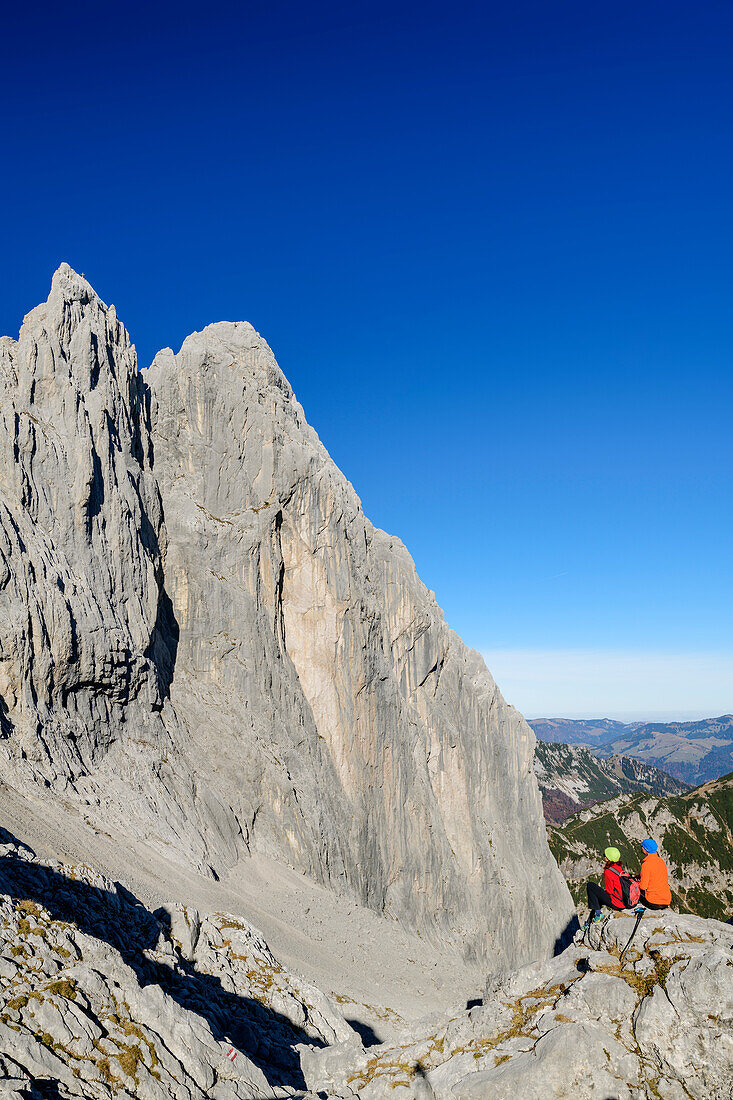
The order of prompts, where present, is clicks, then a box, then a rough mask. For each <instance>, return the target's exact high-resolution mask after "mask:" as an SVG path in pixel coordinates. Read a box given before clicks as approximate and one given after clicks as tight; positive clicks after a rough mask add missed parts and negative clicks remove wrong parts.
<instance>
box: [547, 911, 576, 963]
mask: <svg viewBox="0 0 733 1100" xmlns="http://www.w3.org/2000/svg"><path fill="white" fill-rule="evenodd" d="M579 930H580V921H579V920H578V915H577V913H573V915H572V917H571V918H570V920H569V921H568V923H567V924H566V925H565V927H564V928H563V930H562V932H561V933H560V935H559V936H558V937H557V939H556V940H555V946H554V948H553V950H552V954H553V956H555V955H562V953H563V951H564V950H565V948H566V947H569V946H570V944H571V943H572V942H573V936H574V935H575V933H576V932H578V931H579Z"/></svg>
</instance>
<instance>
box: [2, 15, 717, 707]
mask: <svg viewBox="0 0 733 1100" xmlns="http://www.w3.org/2000/svg"><path fill="white" fill-rule="evenodd" d="M731 34H733V8H732V7H731V5H730V4H728V3H705V2H703V3H701V4H698V5H696V6H692V5H689V4H684V5H683V4H678V3H674V2H668V3H664V4H662V3H639V2H636V3H633V4H632V3H619V4H616V5H613V6H608V5H603V6H602V5H588V4H587V3H583V4H581V3H576V2H567V3H556V4H547V3H525V2H521V0H520V2H518V3H515V4H512V5H506V4H501V5H499V4H492V3H488V4H487V3H483V4H469V3H461V2H458V3H452V4H450V5H448V4H444V3H443V4H440V3H434V2H431V0H427V2H423V3H419V4H418V3H391V4H386V3H384V4H383V3H371V4H361V3H353V4H350V5H343V4H338V5H337V4H323V3H321V4H319V3H314V4H311V5H303V4H295V3H289V2H288V3H286V2H282V0H268V2H267V3H264V2H263V3H256V4H252V3H241V2H240V3H238V4H213V5H208V6H207V5H200V4H198V5H195V6H194V5H190V6H189V5H187V4H185V3H179V4H176V5H168V4H155V5H151V6H148V7H142V6H137V5H135V4H125V5H122V4H115V3H112V4H105V5H101V6H100V5H98V4H87V3H84V2H80V3H77V4H74V5H70V6H62V5H54V6H50V5H49V6H48V7H46V6H45V5H43V4H41V5H26V6H25V7H24V8H20V7H19V8H17V9H16V10H15V11H13V12H11V13H10V14H9V15H6V16H5V23H4V51H3V67H4V77H3V91H2V97H3V107H2V113H1V118H2V123H1V125H2V136H3V149H4V152H5V157H4V166H3V170H2V172H1V173H0V199H1V200H2V217H1V219H0V224H1V226H2V255H3V261H4V262H3V264H2V271H1V272H0V331H2V332H8V333H11V334H15V333H17V330H18V327H19V324H20V321H21V318H22V316H23V314H24V313H25V312H26V311H27V310H28V309H30V308H31V307H32V306H33V305H34V304H35V303H36V302H37V301H39V300H41V299H43V298H45V296H46V294H47V291H48V284H49V281H50V276H51V273H52V271H53V270H54V268H55V267H56V266H57V265H58V263H59V262H61V261H62V260H66V261H67V262H69V263H70V264H72V266H74V267H75V268H77V269H78V270H80V271H83V272H84V273H85V274H86V275H87V277H88V278H89V279H90V280H91V281H92V283H93V284H94V285H95V287H96V288H97V290H98V291H99V293H100V294H101V295H102V297H103V298H104V299H105V300H107V301H114V302H115V304H116V305H117V307H118V310H119V312H120V316H121V317H122V319H123V321H124V322H125V323H126V325H127V327H128V328H129V330H130V332H131V334H132V338H133V340H134V341H135V342H136V344H137V347H138V352H139V355H140V361H141V364H143V365H145V364H147V363H148V362H149V361H150V359H151V358H152V356H153V354H154V353H155V351H156V350H157V349H158V348H159V347H162V346H166V345H170V346H172V347H174V348H175V349H177V348H178V347H179V346H180V343H181V342H182V340H183V338H184V336H185V335H186V334H187V333H188V332H190V331H191V330H193V329H196V328H201V327H203V326H204V325H205V324H207V323H208V322H210V321H214V320H219V319H222V318H228V319H236V318H244V319H247V320H249V321H251V322H252V323H253V324H254V325H255V327H256V328H257V329H258V330H259V331H260V332H262V334H263V335H264V336H265V337H266V338H267V339H268V341H269V342H270V344H271V345H272V347H273V348H274V350H275V352H276V354H277V356H278V359H279V361H280V364H281V366H282V367H283V370H284V371H285V373H286V374H287V376H288V377H289V379H290V380H291V382H292V383H293V385H294V387H295V390H296V393H297V394H298V397H299V399H300V400H301V402H302V403H303V405H304V407H305V409H306V413H307V415H308V417H309V419H310V421H311V423H312V424H313V425H314V426H315V427H316V429H317V430H318V432H319V434H320V435H321V437H322V439H323V441H324V443H325V444H326V445H327V446H328V448H329V450H330V451H331V453H332V455H333V457H334V458H335V460H336V461H337V462H338V464H339V465H340V466H341V467H342V469H343V470H344V471H345V472H346V474H347V475H348V476H349V478H350V479H351V480H352V482H353V483H354V485H355V487H356V489H357V491H358V492H359V494H360V496H361V497H362V499H363V501H364V505H365V509H366V511H367V513H368V514H369V515H370V517H371V518H372V519H373V520H374V522H375V523H376V524H378V525H379V526H382V527H384V528H386V529H388V530H390V531H392V532H395V533H396V534H399V535H400V537H401V538H402V539H403V540H404V541H405V542H406V544H407V545H408V547H409V548H410V550H411V551H412V553H413V556H414V558H415V561H416V563H417V566H418V570H419V572H420V574H421V576H422V577H423V579H424V580H425V582H426V583H427V584H428V586H429V587H431V588H433V589H434V590H435V591H436V594H437V596H438V599H439V601H440V603H441V604H442V606H443V607H444V608H445V611H446V615H447V618H448V620H449V622H450V623H451V624H452V625H453V626H455V627H456V629H457V630H458V631H459V632H460V633H461V634H462V635H463V637H464V638H465V640H466V641H467V642H469V643H470V644H471V645H473V646H475V647H477V648H479V649H481V650H482V651H484V652H486V653H487V654H489V656H490V660H491V664H492V666H493V667H494V669H495V670H496V675H497V679H498V680H499V683H500V685H502V686H504V689H505V694H506V695H507V696H508V698H510V700H511V701H512V702H515V703H516V704H517V705H519V706H520V707H522V708H523V709H526V710H527V712H528V713H533V714H539V713H542V712H544V713H552V714H561V713H568V714H578V713H582V714H598V713H601V712H603V713H606V712H611V710H613V712H614V713H623V714H630V715H632V716H637V715H639V716H645V715H646V714H652V713H653V714H658V713H662V712H665V713H666V712H673V713H675V714H677V713H679V714H680V715H681V714H682V713H684V714H692V713H695V714H704V713H714V712H715V713H720V712H722V711H724V710H733V641H732V639H731V627H730V618H731V603H732V601H731V596H732V595H733V592H732V589H733V580H732V571H731V534H732V533H733V520H732V519H731V514H732V513H731V507H730V505H731V481H732V476H731V475H732V469H731V447H730V419H731V408H732V404H731V398H732V397H733V393H732V390H733V372H732V371H731V362H732V360H733V355H732V353H733V311H731V291H732V290H733V287H732V285H731V284H732V283H733V268H732V267H731V255H732V254H733V249H732V247H731V246H732V245H733V204H731V202H730V187H731V169H732V168H733V148H732V143H733V137H732V135H733V128H732V127H731V108H732V106H733V67H732V66H731V65H730V42H731ZM568 654H573V655H575V656H574V657H573V658H572V659H571V658H570V657H568ZM627 659H631V660H633V665H634V668H635V669H637V674H636V675H635V676H631V675H628V676H619V675H618V674H617V672H618V668H619V667H620V666H619V665H618V662H619V660H620V661H621V662H622V666H621V667H624V666H623V661H624V660H627ZM660 662H661V663H660ZM571 667H572V668H574V669H576V671H575V672H574V673H572V674H571V673H570V671H569V670H570V668H571ZM660 668H663V669H666V670H667V672H666V673H664V674H660V673H659V669H660ZM682 669H688V680H689V682H688V684H687V685H684V684H683V685H682V686H681V681H682V680H684V677H683V676H681V670H682ZM553 670H554V671H553ZM557 670H560V671H562V670H565V672H566V673H567V675H566V676H565V677H564V678H563V676H559V675H558V674H557ZM584 670H585V671H584ZM614 670H616V672H614ZM671 670H674V671H671ZM660 676H661V678H660ZM543 684H544V685H545V686H544V687H543V686H542V685H543ZM670 700H671V702H670ZM726 700H727V702H726Z"/></svg>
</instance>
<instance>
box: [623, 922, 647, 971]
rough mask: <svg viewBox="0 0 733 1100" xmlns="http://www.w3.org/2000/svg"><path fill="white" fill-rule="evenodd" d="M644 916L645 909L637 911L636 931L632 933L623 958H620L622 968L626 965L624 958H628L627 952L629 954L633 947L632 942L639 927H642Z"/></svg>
mask: <svg viewBox="0 0 733 1100" xmlns="http://www.w3.org/2000/svg"><path fill="white" fill-rule="evenodd" d="M643 916H644V910H643V909H637V911H636V924H635V925H634V930H633V932H632V933H631V935H630V936H629V942H628V943H627V944H626V947H625V948H624V949H623V951H622V952H621V956H620V958H619V965H620V966H623V964H624V958H625V956H626V952H627V951H628V950H629V948H630V947H631V941H632V940H633V938H634V936H635V935H636V929H637V928H638V927H639V925H640V923H641V918H642V917H643Z"/></svg>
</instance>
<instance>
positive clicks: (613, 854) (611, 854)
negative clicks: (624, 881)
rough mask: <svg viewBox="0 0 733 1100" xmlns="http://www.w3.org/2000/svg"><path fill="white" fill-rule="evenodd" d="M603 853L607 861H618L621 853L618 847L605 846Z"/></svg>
mask: <svg viewBox="0 0 733 1100" xmlns="http://www.w3.org/2000/svg"><path fill="white" fill-rule="evenodd" d="M603 854H604V856H605V857H606V859H607V860H608V862H609V863H618V862H619V860H620V859H621V853H620V852H619V850H618V848H606V850H605V852H604V853H603Z"/></svg>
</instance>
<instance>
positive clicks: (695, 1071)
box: [303, 910, 733, 1100]
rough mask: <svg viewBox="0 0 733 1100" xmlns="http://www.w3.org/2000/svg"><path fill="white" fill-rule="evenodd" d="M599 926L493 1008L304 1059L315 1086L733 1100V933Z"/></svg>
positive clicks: (715, 926) (385, 1091)
mask: <svg viewBox="0 0 733 1100" xmlns="http://www.w3.org/2000/svg"><path fill="white" fill-rule="evenodd" d="M634 923H635V918H633V917H632V916H624V915H617V916H613V917H611V918H610V919H609V921H608V922H607V923H605V924H597V925H594V926H593V927H592V928H591V930H590V931H588V932H587V933H586V935H585V938H584V937H583V935H582V933H578V934H577V935H576V937H575V942H574V943H573V944H572V945H571V946H570V947H568V948H567V949H566V950H565V951H564V952H563V953H562V954H561V955H559V956H558V957H556V958H554V959H552V960H550V961H548V962H546V963H542V964H531V965H529V966H525V967H523V968H522V969H520V970H517V971H515V972H513V973H511V974H507V975H504V976H502V977H499V978H496V979H489V982H488V984H487V988H486V991H485V994H484V999H483V1004H481V1005H478V1006H477V1007H475V1008H473V1009H471V1010H470V1011H469V1012H465V1013H462V1014H460V1015H456V1016H453V1017H452V1018H447V1017H443V1018H440V1017H439V1016H436V1017H433V1018H431V1019H429V1020H426V1021H424V1022H423V1023H422V1024H417V1025H416V1026H415V1027H413V1028H411V1029H409V1030H407V1031H405V1033H404V1034H403V1035H402V1036H401V1038H400V1041H399V1042H398V1043H394V1044H389V1045H385V1046H380V1047H371V1048H370V1049H369V1050H367V1051H364V1052H361V1053H359V1054H358V1055H357V1056H356V1057H355V1056H354V1054H353V1052H352V1051H350V1050H349V1049H348V1046H347V1045H346V1044H345V1045H344V1047H343V1051H342V1052H339V1050H338V1048H335V1047H334V1048H331V1049H329V1050H324V1051H317V1050H311V1051H309V1052H307V1054H305V1055H304V1058H303V1065H304V1068H305V1073H306V1078H307V1080H308V1083H309V1084H310V1085H311V1087H312V1088H314V1089H318V1088H330V1089H332V1090H333V1091H334V1093H336V1094H338V1095H339V1096H342V1095H343V1096H357V1097H359V1098H360V1100H381V1098H384V1097H388V1096H389V1097H401V1098H404V1100H408V1098H409V1100H510V1098H512V1097H522V1098H523V1100H524V1098H527V1100H550V1098H554V1097H558V1098H560V1097H577V1098H580V1100H586V1098H587V1100H591V1098H601V1097H603V1098H609V1097H613V1098H614V1100H659V1098H660V1097H661V1098H662V1100H683V1098H685V1100H689V1098H693V1100H730V1097H731V1095H733V929H732V928H731V927H730V925H726V924H722V923H720V922H719V921H715V920H702V919H701V918H698V917H692V916H679V915H677V914H674V913H672V912H670V911H668V910H665V911H660V912H654V913H647V914H646V916H645V917H644V918H643V920H642V922H641V924H640V926H639V928H638V930H637V932H636V935H635V937H634V940H633V942H632V945H631V947H630V948H629V951H628V953H627V955H626V957H625V959H624V961H623V964H622V963H621V961H620V955H621V953H622V951H623V948H624V946H625V945H626V943H627V941H628V939H629V937H630V935H631V932H632V929H633V927H634Z"/></svg>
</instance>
